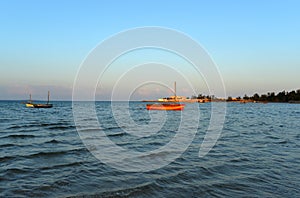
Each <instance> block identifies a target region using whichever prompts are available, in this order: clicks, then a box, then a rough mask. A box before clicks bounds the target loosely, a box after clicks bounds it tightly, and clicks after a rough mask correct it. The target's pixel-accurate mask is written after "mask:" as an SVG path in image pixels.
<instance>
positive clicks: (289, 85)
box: [0, 0, 300, 100]
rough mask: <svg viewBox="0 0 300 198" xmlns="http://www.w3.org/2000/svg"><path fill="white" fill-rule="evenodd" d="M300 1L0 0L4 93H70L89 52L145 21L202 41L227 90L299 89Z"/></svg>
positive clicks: (56, 96)
mask: <svg viewBox="0 0 300 198" xmlns="http://www.w3.org/2000/svg"><path fill="white" fill-rule="evenodd" d="M299 7H300V2H299V1H296V0H295V1H289V0H287V1H271V0H266V1H258V0H253V1H238V0H236V1H230V0H229V1H221V0H219V1H216V0H212V1H168V0H166V1H157V0H152V1H133V0H128V1H31V0H29V1H21V0H20V1H14V0H11V1H1V2H0V24H1V32H0V43H1V45H0V67H1V73H0V99H24V98H26V97H27V96H28V94H29V93H32V94H33V96H34V97H35V98H36V99H42V98H45V97H46V94H47V91H48V90H51V93H52V98H53V99H55V100H60V99H62V100H69V99H71V95H72V86H73V82H74V79H75V76H76V73H77V71H78V69H79V66H80V64H81V63H82V61H83V60H84V58H85V57H86V56H87V55H88V54H89V52H90V51H91V50H92V49H93V48H94V47H96V46H97V45H98V44H99V43H100V42H101V41H103V40H104V39H106V38H108V37H110V36H111V35H115V34H116V33H118V32H120V31H124V30H127V29H131V28H136V27H143V26H161V27H167V28H172V29H175V30H178V31H181V32H183V33H185V34H187V35H189V36H190V37H192V38H193V39H194V40H196V41H197V42H199V43H200V44H201V45H202V46H203V47H204V48H205V49H206V51H207V52H208V53H209V54H210V56H211V57H212V59H213V60H214V62H215V63H216V65H217V66H218V68H219V70H220V73H221V75H222V77H223V79H224V83H225V87H226V92H227V95H231V96H238V95H241V96H243V95H244V94H248V95H252V94H254V93H255V92H258V93H266V92H269V91H275V92H278V91H282V90H287V91H289V90H294V89H299V88H300V78H299V74H300V55H299V54H300V36H299V35H300V22H299V21H300V12H299ZM166 76H167V74H166ZM168 80H169V81H170V82H171V81H172V79H168ZM174 80H176V79H174ZM169 81H168V83H169ZM182 84H183V83H182ZM170 86H172V85H171V84H170ZM200 87H201V86H200ZM184 89H185V87H184V85H180V83H178V91H179V92H180V91H181V90H184ZM200 90H201V89H200ZM124 91H125V92H126V87H125V88H124ZM127 91H130V90H127ZM163 93H166V94H167V92H159V94H163ZM181 93H182V94H189V93H187V92H183V91H182V92H181ZM179 94H180V93H179ZM191 94H192V93H191ZM100 95H101V94H100ZM152 96H153V97H157V95H155V94H153V95H152ZM152 96H148V97H152ZM103 97H104V96H103ZM162 97H163V96H162ZM104 98H107V97H104ZM100 99H101V98H100Z"/></svg>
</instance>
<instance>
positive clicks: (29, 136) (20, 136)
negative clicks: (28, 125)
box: [1, 134, 36, 138]
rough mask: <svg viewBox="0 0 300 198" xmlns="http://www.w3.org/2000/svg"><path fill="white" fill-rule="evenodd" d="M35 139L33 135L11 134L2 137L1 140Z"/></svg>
mask: <svg viewBox="0 0 300 198" xmlns="http://www.w3.org/2000/svg"><path fill="white" fill-rule="evenodd" d="M34 137H36V136H35V135H27V134H12V135H8V136H4V137H1V138H34Z"/></svg>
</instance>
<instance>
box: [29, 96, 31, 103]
mask: <svg viewBox="0 0 300 198" xmlns="http://www.w3.org/2000/svg"><path fill="white" fill-rule="evenodd" d="M29 102H31V94H29Z"/></svg>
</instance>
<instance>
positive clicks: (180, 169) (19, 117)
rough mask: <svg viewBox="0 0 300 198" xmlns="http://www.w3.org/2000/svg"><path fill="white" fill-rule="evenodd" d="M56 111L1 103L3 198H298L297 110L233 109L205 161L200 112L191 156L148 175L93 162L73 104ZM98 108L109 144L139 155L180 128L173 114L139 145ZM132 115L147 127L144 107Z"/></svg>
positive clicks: (204, 108)
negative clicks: (75, 116) (112, 142)
mask: <svg viewBox="0 0 300 198" xmlns="http://www.w3.org/2000/svg"><path fill="white" fill-rule="evenodd" d="M53 104H54V107H53V108H52V109H29V108H25V107H24V105H23V104H20V103H19V102H12V101H10V102H7V101H2V102H0V197H82V196H87V197H89V196H91V197H118V196H125V197H128V196H130V197H299V196H300V130H299V129H300V105H299V104H275V103H274V104H272V103H269V104H238V103H229V104H228V105H227V115H226V121H225V125H224V128H223V132H222V134H221V137H220V138H219V140H218V142H217V144H216V145H215V147H214V148H213V149H212V150H211V151H210V153H209V154H208V155H206V156H205V157H203V158H199V157H198V152H199V146H200V144H201V142H202V140H203V137H204V135H205V132H206V129H207V126H208V123H209V119H210V104H209V103H206V104H199V107H200V110H201V116H200V124H199V127H198V131H197V133H196V136H195V138H194V140H193V142H192V144H191V145H190V146H189V147H188V149H187V150H186V152H184V153H183V154H182V155H181V157H179V158H177V159H176V160H175V161H174V162H172V163H170V164H169V165H167V166H165V167H163V168H160V169H158V170H154V171H150V172H144V173H143V172H134V173H130V172H123V171H120V170H117V169H114V168H112V167H110V166H108V165H106V164H105V163H102V162H101V161H99V160H98V159H97V158H95V157H94V156H93V155H92V154H91V153H90V152H89V151H88V150H87V149H86V148H85V146H84V144H83V143H82V141H81V139H80V138H79V135H78V133H77V131H76V127H75V124H74V120H73V114H72V103H71V102H54V103H53ZM120 105H122V103H120ZM187 105H189V104H187ZM197 105H198V104H197ZM96 108H97V114H98V119H99V120H102V122H103V123H105V124H104V126H103V130H104V131H105V133H106V134H107V136H108V137H109V138H110V139H111V140H112V141H114V142H116V144H118V145H119V146H123V147H124V148H125V147H126V148H131V149H136V150H139V151H143V149H150V150H151V149H157V148H158V147H161V146H162V145H163V144H166V143H167V142H168V141H170V140H171V139H172V138H173V136H174V133H175V132H174V131H176V128H177V127H178V121H180V119H177V118H178V117H176V113H174V112H173V113H172V112H170V113H169V112H168V116H169V117H168V119H167V121H166V125H165V126H164V127H163V128H162V129H161V131H159V133H157V134H154V135H151V136H149V137H145V138H139V139H137V140H134V138H132V136H130V135H129V134H127V133H126V132H124V131H123V129H122V126H118V125H117V124H116V122H115V121H114V119H113V118H112V116H111V111H110V103H108V102H97V103H96ZM185 111H191V108H188V106H187V108H186V109H185ZM130 112H131V114H132V117H133V120H134V121H135V122H137V123H139V122H140V123H147V122H149V119H150V116H149V112H147V111H146V110H145V104H144V103H138V102H137V103H132V104H131V105H130ZM191 116H193V112H192V111H191ZM169 118H171V119H169ZM158 136H159V138H157V137H158ZM162 137H163V138H162ZM143 146H145V147H143Z"/></svg>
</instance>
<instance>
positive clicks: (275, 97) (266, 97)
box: [239, 89, 300, 102]
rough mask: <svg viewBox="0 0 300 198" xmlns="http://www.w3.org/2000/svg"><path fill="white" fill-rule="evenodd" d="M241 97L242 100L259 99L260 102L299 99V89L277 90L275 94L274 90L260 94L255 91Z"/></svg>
mask: <svg viewBox="0 0 300 198" xmlns="http://www.w3.org/2000/svg"><path fill="white" fill-rule="evenodd" d="M239 98H240V97H239ZM240 99H241V98H240ZM243 99H244V100H253V101H261V102H291V101H300V89H298V90H297V91H291V92H287V91H282V92H279V93H278V94H275V93H274V92H268V93H267V94H262V95H259V94H258V93H255V94H254V95H253V96H250V97H249V96H247V95H245V96H244V97H243Z"/></svg>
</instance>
